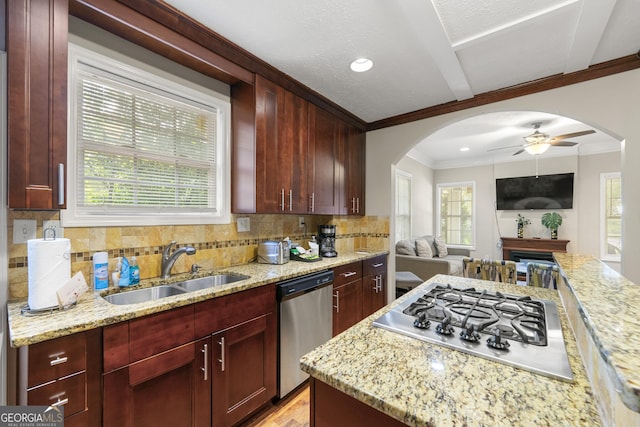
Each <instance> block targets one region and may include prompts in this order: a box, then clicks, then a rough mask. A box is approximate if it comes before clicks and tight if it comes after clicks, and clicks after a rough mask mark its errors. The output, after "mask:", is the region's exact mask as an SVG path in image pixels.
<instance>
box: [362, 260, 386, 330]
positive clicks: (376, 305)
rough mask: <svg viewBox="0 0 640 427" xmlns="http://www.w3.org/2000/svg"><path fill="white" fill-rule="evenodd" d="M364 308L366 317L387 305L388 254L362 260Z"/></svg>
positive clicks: (363, 314) (363, 313)
mask: <svg viewBox="0 0 640 427" xmlns="http://www.w3.org/2000/svg"><path fill="white" fill-rule="evenodd" d="M362 264H363V265H362V267H363V271H364V273H363V274H364V278H363V279H362V294H363V308H362V310H363V311H362V317H363V318H365V317H367V316H368V315H370V314H371V313H373V312H374V311H376V310H379V309H381V308H382V307H384V306H385V305H386V301H387V293H386V292H387V256H386V255H381V256H377V257H375V258H370V259H367V260H365V261H362Z"/></svg>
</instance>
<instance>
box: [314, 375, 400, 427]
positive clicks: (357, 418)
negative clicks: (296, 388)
mask: <svg viewBox="0 0 640 427" xmlns="http://www.w3.org/2000/svg"><path fill="white" fill-rule="evenodd" d="M310 381H311V425H312V426H313V427H359V426H362V427H370V426H385V427H400V426H404V425H405V424H403V423H401V422H400V421H398V420H396V419H394V418H391V417H390V416H389V415H387V414H383V413H382V412H380V411H378V410H377V409H375V408H373V407H371V406H369V405H367V404H365V403H362V402H360V401H359V400H357V399H355V398H353V397H351V396H349V395H347V394H345V393H343V392H341V391H340V390H337V389H335V388H333V387H331V386H329V385H327V384H325V383H323V382H322V381H318V380H316V379H315V378H311V380H310Z"/></svg>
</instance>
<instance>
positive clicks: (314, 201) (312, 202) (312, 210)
mask: <svg viewBox="0 0 640 427" xmlns="http://www.w3.org/2000/svg"><path fill="white" fill-rule="evenodd" d="M315 210H316V193H311V212H315Z"/></svg>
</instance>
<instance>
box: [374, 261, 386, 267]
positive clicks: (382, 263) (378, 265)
mask: <svg viewBox="0 0 640 427" xmlns="http://www.w3.org/2000/svg"><path fill="white" fill-rule="evenodd" d="M383 265H384V262H379V263H377V264H373V268H378V267H382V266H383Z"/></svg>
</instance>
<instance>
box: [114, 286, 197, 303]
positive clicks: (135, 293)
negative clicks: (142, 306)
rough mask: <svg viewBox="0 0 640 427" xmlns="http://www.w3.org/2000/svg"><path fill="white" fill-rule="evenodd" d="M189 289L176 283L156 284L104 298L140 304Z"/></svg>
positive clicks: (117, 301) (182, 292)
mask: <svg viewBox="0 0 640 427" xmlns="http://www.w3.org/2000/svg"><path fill="white" fill-rule="evenodd" d="M186 292H187V290H186V289H183V288H179V287H177V286H174V285H162V286H154V287H152V288H144V289H136V290H132V291H124V292H120V293H117V294H112V295H106V296H104V297H103V298H104V299H105V300H106V301H107V302H109V303H111V304H115V305H128V304H139V303H141V302H147V301H153V300H157V299H160V298H165V297H170V296H174V295H181V294H184V293H186Z"/></svg>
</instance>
